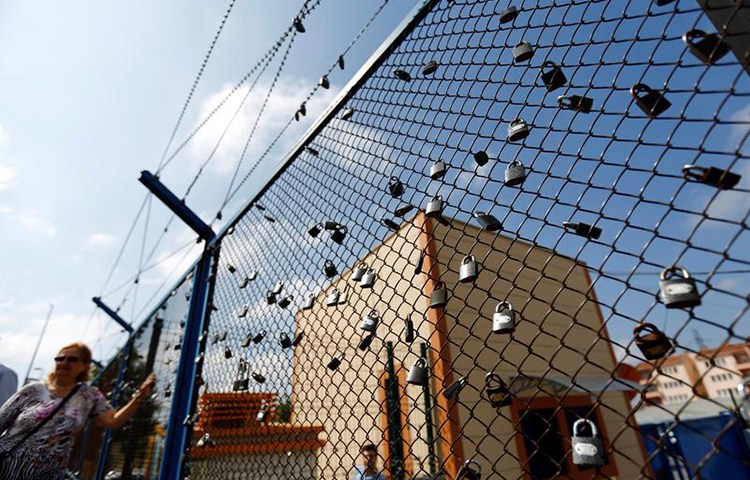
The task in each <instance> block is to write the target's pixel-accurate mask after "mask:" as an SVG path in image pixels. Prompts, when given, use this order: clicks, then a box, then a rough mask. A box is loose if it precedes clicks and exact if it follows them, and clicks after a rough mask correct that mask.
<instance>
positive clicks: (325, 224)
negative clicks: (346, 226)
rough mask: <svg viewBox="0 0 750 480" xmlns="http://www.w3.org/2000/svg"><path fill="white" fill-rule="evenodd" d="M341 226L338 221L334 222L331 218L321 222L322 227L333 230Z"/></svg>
mask: <svg viewBox="0 0 750 480" xmlns="http://www.w3.org/2000/svg"><path fill="white" fill-rule="evenodd" d="M341 227H343V225H341V224H340V223H338V222H334V221H333V220H326V221H325V222H323V228H325V229H326V230H331V231H335V230H338V229H340V228H341Z"/></svg>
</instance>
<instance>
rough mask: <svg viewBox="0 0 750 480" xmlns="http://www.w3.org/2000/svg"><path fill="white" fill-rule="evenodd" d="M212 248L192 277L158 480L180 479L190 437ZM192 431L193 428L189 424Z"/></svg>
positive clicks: (203, 257)
mask: <svg viewBox="0 0 750 480" xmlns="http://www.w3.org/2000/svg"><path fill="white" fill-rule="evenodd" d="M211 260H212V251H211V250H210V249H206V250H204V252H203V256H202V257H201V259H200V261H199V262H198V264H197V265H196V266H195V270H194V272H195V274H194V276H193V291H192V293H191V294H190V309H189V310H188V318H187V321H186V323H185V333H184V337H183V342H182V348H181V349H180V363H179V366H178V369H177V378H176V382H175V387H174V391H173V392H172V398H174V402H172V409H171V410H170V413H169V421H168V423H167V437H166V439H165V441H164V456H163V457H162V462H161V469H160V471H159V480H180V479H181V478H182V477H181V473H182V454H183V452H184V451H185V447H186V445H187V442H188V440H189V438H190V433H191V432H190V431H189V430H188V427H186V426H185V425H184V422H183V420H184V419H185V418H186V417H187V416H188V415H189V414H190V411H191V408H192V402H193V396H194V394H195V386H196V385H195V376H196V372H197V369H198V365H196V363H195V358H196V357H197V355H198V351H199V350H200V333H201V332H202V331H203V328H204V327H203V322H204V319H205V314H206V309H207V307H208V279H209V275H210V273H211V265H212V261H211ZM189 428H190V429H191V430H192V427H189Z"/></svg>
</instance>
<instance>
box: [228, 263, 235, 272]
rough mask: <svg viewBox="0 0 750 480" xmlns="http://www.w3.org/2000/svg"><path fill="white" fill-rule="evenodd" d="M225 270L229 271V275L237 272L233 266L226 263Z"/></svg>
mask: <svg viewBox="0 0 750 480" xmlns="http://www.w3.org/2000/svg"><path fill="white" fill-rule="evenodd" d="M227 270H229V273H234V272H236V271H237V269H236V268H235V267H234V265H232V264H230V263H227Z"/></svg>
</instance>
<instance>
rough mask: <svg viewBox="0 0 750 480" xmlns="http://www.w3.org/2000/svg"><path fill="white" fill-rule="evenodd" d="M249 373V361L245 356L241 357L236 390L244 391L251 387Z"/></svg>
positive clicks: (234, 388)
mask: <svg viewBox="0 0 750 480" xmlns="http://www.w3.org/2000/svg"><path fill="white" fill-rule="evenodd" d="M246 374H247V361H245V359H244V358H240V363H239V366H238V367H237V377H236V379H235V380H234V385H233V390H234V391H235V392H244V391H247V389H248V388H249V386H248V378H247V377H246V376H245V375H246Z"/></svg>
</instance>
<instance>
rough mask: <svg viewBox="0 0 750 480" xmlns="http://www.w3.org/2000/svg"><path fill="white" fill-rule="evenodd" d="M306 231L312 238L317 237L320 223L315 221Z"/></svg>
mask: <svg viewBox="0 0 750 480" xmlns="http://www.w3.org/2000/svg"><path fill="white" fill-rule="evenodd" d="M307 233H309V234H310V236H311V237H313V238H315V237H317V236H318V235H319V234H320V224H319V223H316V224H315V225H313V226H312V227H310V228H309V229H308V230H307Z"/></svg>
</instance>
